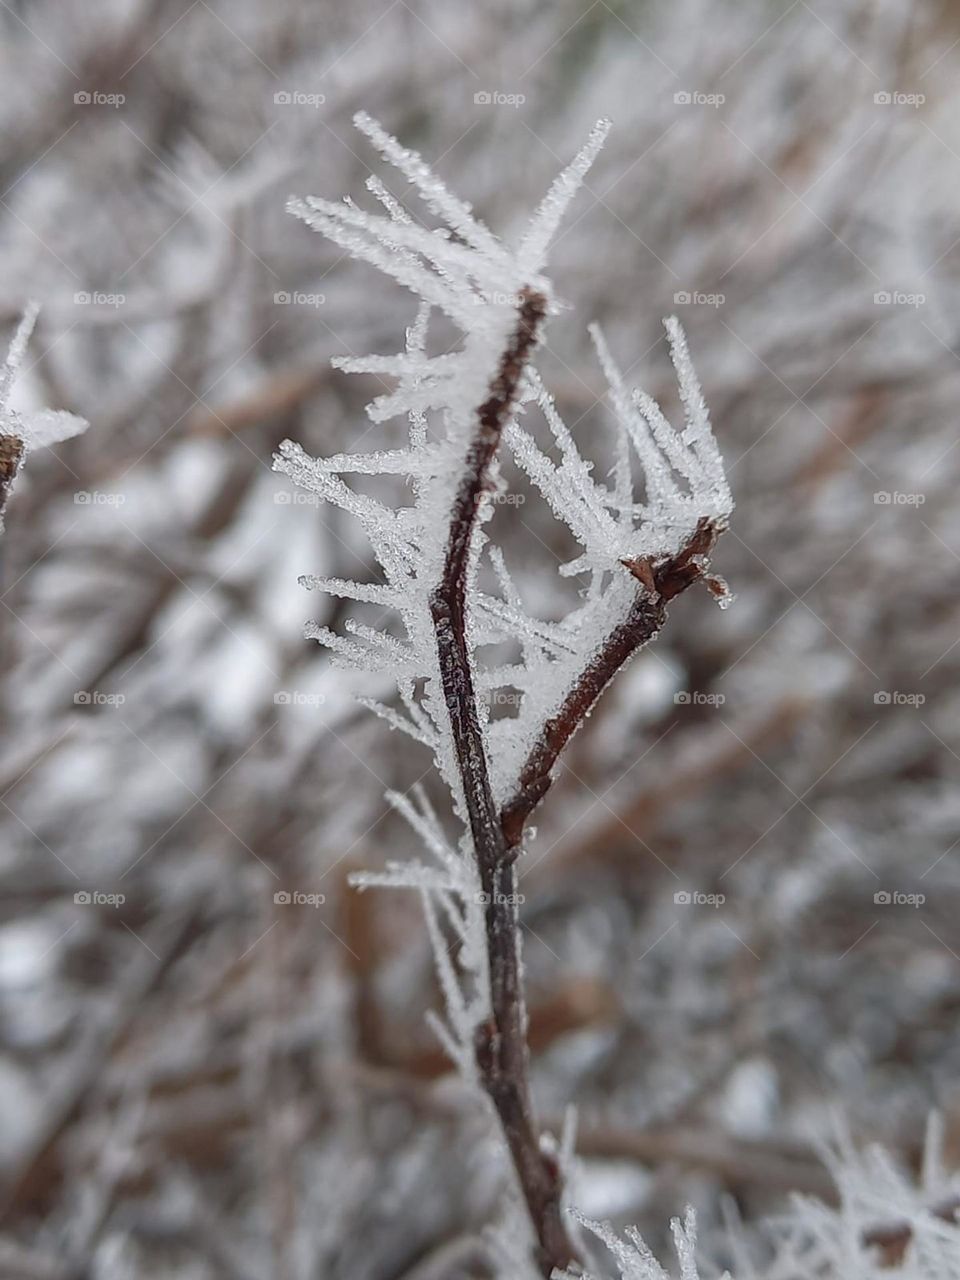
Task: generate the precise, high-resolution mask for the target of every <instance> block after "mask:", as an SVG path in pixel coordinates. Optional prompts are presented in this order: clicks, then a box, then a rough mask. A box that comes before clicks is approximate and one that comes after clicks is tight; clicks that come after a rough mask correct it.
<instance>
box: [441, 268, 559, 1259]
mask: <svg viewBox="0 0 960 1280" xmlns="http://www.w3.org/2000/svg"><path fill="white" fill-rule="evenodd" d="M545 314H546V299H545V298H544V297H543V295H542V294H540V293H536V292H534V291H533V290H531V289H525V290H524V291H523V293H522V295H521V303H520V308H519V319H518V323H517V327H516V329H515V331H514V333H513V335H512V337H511V340H510V343H509V346H508V347H507V350H506V351H505V352H504V356H503V360H502V361H501V364H500V369H499V370H498V373H497V376H496V378H495V379H494V382H493V385H492V386H491V388H490V394H489V396H488V397H487V399H486V400H485V401H484V403H483V404H482V405H481V406H480V409H479V410H478V415H477V416H478V430H477V435H476V438H475V439H474V441H473V443H472V444H471V446H470V449H469V452H468V453H467V458H466V463H465V466H464V473H463V477H462V479H461V481H460V484H459V487H458V489H457V493H456V497H455V499H454V503H453V510H452V512H451V515H450V535H449V541H448V544H447V554H446V558H445V561H444V566H443V574H442V577H441V580H440V584H439V586H438V587H437V588H436V590H435V591H434V593H433V595H432V597H431V600H430V611H431V615H432V617H433V623H434V627H435V629H436V635H437V651H438V656H439V659H440V678H441V682H442V685H443V694H444V698H445V700H446V704H447V709H448V711H449V714H450V724H451V729H452V733H453V742H454V747H455V749H456V753H457V763H458V768H459V772H460V779H461V782H462V785H463V794H464V801H465V804H466V808H467V817H468V820H469V824H470V832H471V835H472V837H473V846H474V850H475V853H476V858H477V865H478V868H479V872H480V882H481V885H482V889H483V894H484V903H485V908H486V910H485V928H486V938H487V951H488V954H489V965H490V1001H491V1016H490V1019H489V1021H488V1022H487V1023H486V1024H484V1025H483V1026H482V1027H480V1028H478V1032H477V1044H476V1053H477V1064H478V1067H479V1071H480V1075H481V1079H482V1080H483V1083H484V1087H485V1088H486V1090H487V1093H488V1094H489V1096H490V1098H491V1101H492V1102H493V1105H494V1107H495V1108H496V1111H497V1115H498V1117H499V1119H500V1124H501V1126H502V1128H503V1133H504V1137H505V1138H506V1142H507V1145H508V1147H509V1150H510V1155H511V1158H512V1161H513V1164H514V1168H515V1170H516V1173H517V1178H518V1180H519V1183H520V1186H521V1189H522V1191H523V1195H524V1199H525V1201H526V1204H527V1209H528V1210H529V1213H530V1217H531V1220H532V1222H533V1226H534V1230H535V1231H536V1234H537V1239H538V1242H539V1250H538V1252H539V1259H538V1261H539V1264H540V1267H541V1269H542V1271H543V1274H544V1275H545V1276H549V1275H550V1273H551V1271H552V1270H553V1268H554V1267H565V1266H567V1265H568V1264H569V1263H570V1262H571V1261H573V1258H574V1253H573V1249H572V1247H571V1245H570V1241H569V1237H568V1235H567V1231H566V1228H565V1226H564V1224H563V1219H562V1217H561V1211H560V1194H561V1180H560V1173H559V1170H558V1168H557V1167H556V1164H555V1162H554V1161H552V1160H550V1159H549V1158H547V1157H546V1156H544V1154H543V1153H542V1152H541V1150H540V1134H539V1130H538V1128H537V1124H536V1121H535V1119H534V1114H533V1104H532V1101H531V1098H530V1085H529V1071H528V1053H527V1042H526V1009H525V1001H524V992H523V982H522V978H521V974H520V951H519V945H520V922H519V918H518V914H517V895H516V873H515V868H514V866H513V859H514V856H515V855H514V853H513V852H512V851H511V849H510V848H509V847H508V845H507V842H506V839H505V838H504V834H503V825H502V823H501V820H500V814H499V812H498V811H497V806H496V804H495V802H494V799H493V792H492V790H491V788H490V777H489V771H488V767H487V759H486V752H485V748H484V743H483V734H482V731H481V728H480V722H479V719H478V717H477V700H476V692H475V689H474V683H473V672H472V668H471V662H470V653H469V645H468V641H467V634H466V594H467V592H466V573H467V563H468V560H469V555H470V545H471V541H472V538H473V532H474V529H475V527H476V519H477V511H478V507H479V503H480V500H481V498H482V496H483V493H484V489H485V486H486V484H487V482H488V476H489V471H490V465H491V463H492V462H493V459H494V456H495V454H496V451H497V447H498V445H499V443H500V437H501V435H502V433H503V428H504V426H505V425H506V421H507V418H508V417H509V414H510V410H511V409H512V407H513V404H514V402H515V401H516V396H517V391H518V388H519V385H520V379H521V377H522V375H523V370H524V366H525V365H526V362H527V360H528V358H529V356H530V353H531V351H532V349H533V347H534V345H535V343H536V341H537V337H538V334H539V329H540V325H541V324H542V322H543V318H544V315H545Z"/></svg>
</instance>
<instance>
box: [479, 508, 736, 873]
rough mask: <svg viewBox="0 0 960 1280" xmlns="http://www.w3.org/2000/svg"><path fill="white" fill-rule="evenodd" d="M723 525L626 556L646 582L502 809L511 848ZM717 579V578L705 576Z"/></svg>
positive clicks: (700, 570) (703, 524)
mask: <svg viewBox="0 0 960 1280" xmlns="http://www.w3.org/2000/svg"><path fill="white" fill-rule="evenodd" d="M719 533H720V530H719V529H718V528H717V527H716V526H715V525H713V524H711V523H710V522H709V521H708V520H706V519H703V520H701V521H700V522H699V523H698V524H697V527H696V529H695V530H694V532H693V534H692V535H691V536H690V540H689V541H688V542H687V544H686V546H685V547H683V549H682V550H681V551H679V552H678V553H677V555H675V556H672V557H670V558H669V559H667V560H664V561H663V562H662V563H661V564H659V565H652V564H651V563H650V562H649V561H647V560H624V561H623V564H624V565H625V567H626V568H627V569H629V570H630V572H631V573H632V574H633V576H634V577H635V578H636V579H637V581H638V582H639V583H640V590H639V591H638V592H637V595H636V597H635V598H634V601H633V603H632V604H631V606H630V608H629V610H628V612H627V615H626V617H625V618H624V619H623V621H622V622H619V623H618V624H617V625H616V626H615V627H614V628H613V630H612V631H611V632H610V634H609V635H608V636H607V638H606V640H605V641H604V643H603V645H602V647H601V648H600V649H599V651H598V652H597V653H596V654H595V655H594V656H593V657H592V658H591V659H590V661H589V662H588V663H587V665H586V666H585V667H584V669H583V671H582V672H581V673H580V675H579V677H578V678H577V679H576V681H575V682H574V684H573V686H572V687H571V689H570V691H569V693H568V694H567V696H566V697H565V698H564V700H563V702H562V703H561V704H560V708H559V710H558V711H557V712H556V714H555V715H553V716H551V717H550V719H549V720H548V721H547V722H546V723H545V724H544V726H543V729H542V731H541V734H540V737H539V739H538V740H537V742H536V743H535V744H534V746H533V748H532V750H531V751H530V754H529V755H528V756H527V759H526V761H525V762H524V765H523V768H522V769H521V770H520V779H519V783H518V786H517V790H516V792H515V793H514V795H513V796H512V797H511V799H510V800H508V801H507V803H506V804H505V805H504V806H503V810H502V811H501V823H502V826H503V833H504V838H505V840H506V842H507V845H508V846H509V848H511V849H515V848H517V846H519V844H520V842H521V840H522V839H523V829H524V827H525V825H526V823H527V820H528V818H529V817H530V815H531V813H532V812H533V810H534V809H535V808H536V807H537V805H538V804H539V803H540V801H541V800H542V799H543V797H544V796H545V795H546V793H547V791H548V790H549V788H550V785H551V783H552V781H553V777H552V772H553V768H554V766H555V765H556V763H557V760H558V758H559V756H560V753H561V752H562V751H563V749H564V747H565V746H566V745H567V743H568V742H569V741H570V739H571V738H572V737H573V735H574V734H575V733H576V731H577V729H579V728H580V726H581V725H582V724H583V722H584V720H585V719H586V718H587V716H588V715H589V714H590V712H591V710H592V709H593V707H594V705H595V704H596V702H597V699H598V698H599V697H600V695H601V693H602V692H603V690H604V689H605V688H606V686H607V685H608V684H609V683H610V681H611V680H612V679H613V677H614V676H615V675H616V673H617V672H618V671H619V670H620V668H621V667H622V666H623V664H624V663H625V662H626V661H627V659H628V658H630V657H632V655H633V654H634V653H636V651H637V650H638V649H640V648H642V646H643V645H645V644H646V643H647V642H648V641H649V640H652V639H653V637H654V636H655V635H656V634H657V632H658V631H659V630H660V628H661V627H662V626H663V624H664V622H665V621H666V617H667V608H666V606H667V602H668V601H670V600H672V599H673V598H674V597H675V596H678V595H680V593H681V592H682V591H686V589H687V587H689V586H692V585H693V583H694V582H697V581H699V580H700V579H701V578H702V577H703V576H704V566H705V563H706V557H707V556H708V555H709V554H710V552H711V551H712V550H713V546H714V544H715V543H716V540H717V537H718V536H719ZM705 580H706V582H707V584H708V585H711V581H712V580H711V579H705Z"/></svg>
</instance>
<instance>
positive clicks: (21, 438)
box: [0, 302, 88, 528]
mask: <svg viewBox="0 0 960 1280" xmlns="http://www.w3.org/2000/svg"><path fill="white" fill-rule="evenodd" d="M39 310H40V308H39V306H38V305H37V303H35V302H32V303H30V305H29V306H28V307H27V309H26V311H25V312H24V313H23V317H22V319H21V320H20V323H19V325H18V326H17V331H16V333H15V334H14V336H13V340H12V341H11V343H10V346H9V348H8V350H7V355H6V358H5V360H4V362H3V366H2V367H0V439H2V441H3V445H2V449H3V461H4V469H5V474H4V477H3V486H2V502H0V510H2V505H3V503H5V502H6V499H7V497H8V496H9V492H10V488H11V486H12V484H13V481H14V480H15V479H16V476H17V473H18V472H19V470H20V467H21V465H22V462H23V459H24V457H25V456H26V455H27V454H28V453H32V452H33V451H34V450H36V449H45V448H47V446H48V445H51V444H59V443H60V441H61V440H69V439H70V438H71V436H76V435H79V434H80V432H81V431H85V430H86V428H87V425H88V424H87V423H86V421H85V420H84V419H83V418H78V417H77V416H76V414H73V413H66V412H65V411H62V410H57V409H34V410H32V411H27V412H23V411H18V410H16V409H13V408H11V406H10V398H11V393H12V391H13V386H14V383H15V382H16V380H17V375H18V373H19V372H20V367H21V365H22V364H23V358H24V355H25V354H26V350H27V343H28V342H29V341H30V335H31V334H32V333H33V327H34V325H35V324H36V322H37V315H38V313H39ZM0 528H2V523H0Z"/></svg>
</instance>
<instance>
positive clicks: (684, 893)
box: [673, 889, 727, 910]
mask: <svg viewBox="0 0 960 1280" xmlns="http://www.w3.org/2000/svg"><path fill="white" fill-rule="evenodd" d="M726 900H727V895H726V894H725V893H701V892H700V890H699V889H678V890H677V891H676V893H675V894H674V895H673V901H674V902H675V903H676V905H677V906H678V907H713V908H714V910H716V909H717V908H718V907H722V906H723V904H724V903H725V902H726Z"/></svg>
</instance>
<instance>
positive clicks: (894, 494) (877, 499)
mask: <svg viewBox="0 0 960 1280" xmlns="http://www.w3.org/2000/svg"><path fill="white" fill-rule="evenodd" d="M926 500H927V495H926V494H925V493H901V492H900V491H899V490H898V489H894V490H892V491H890V490H888V489H880V490H878V491H877V492H876V493H875V494H874V495H873V504H874V506H876V507H922V506H923V504H924V503H925V502H926Z"/></svg>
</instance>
